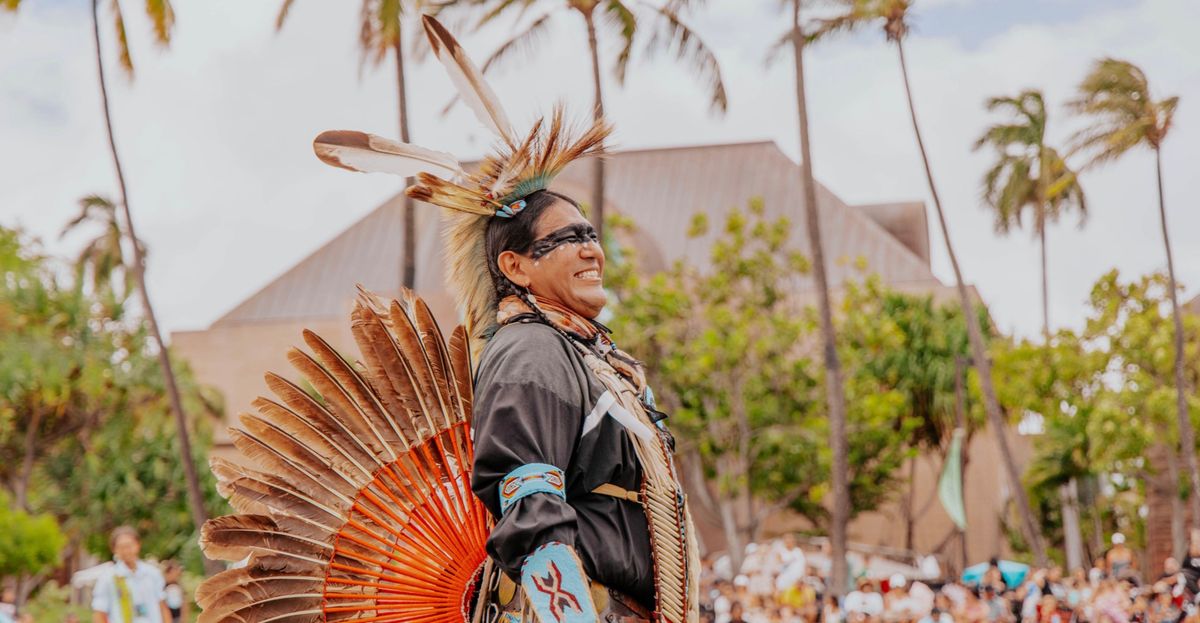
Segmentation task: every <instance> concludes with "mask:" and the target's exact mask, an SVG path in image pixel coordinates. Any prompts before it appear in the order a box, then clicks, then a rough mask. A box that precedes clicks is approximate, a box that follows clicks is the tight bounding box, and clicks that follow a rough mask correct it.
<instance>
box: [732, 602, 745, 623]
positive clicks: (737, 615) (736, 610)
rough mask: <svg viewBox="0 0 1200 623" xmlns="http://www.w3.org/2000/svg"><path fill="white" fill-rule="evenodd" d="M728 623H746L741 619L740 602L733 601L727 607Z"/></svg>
mask: <svg viewBox="0 0 1200 623" xmlns="http://www.w3.org/2000/svg"><path fill="white" fill-rule="evenodd" d="M729 623H746V619H744V618H742V602H740V601H735V602H733V605H732V606H730V607H729Z"/></svg>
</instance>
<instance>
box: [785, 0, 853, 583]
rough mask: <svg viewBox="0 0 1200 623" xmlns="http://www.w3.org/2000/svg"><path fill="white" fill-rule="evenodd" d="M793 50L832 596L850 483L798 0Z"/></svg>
mask: <svg viewBox="0 0 1200 623" xmlns="http://www.w3.org/2000/svg"><path fill="white" fill-rule="evenodd" d="M792 50H793V52H794V54H795V63H796V112H797V116H798V120H799V126H800V174H801V182H802V183H803V184H804V212H805V216H806V222H807V229H808V244H809V247H810V252H811V253H812V262H813V277H814V279H815V280H816V282H817V299H818V305H819V308H820V309H819V311H820V316H821V341H822V342H823V344H822V347H823V348H822V351H823V358H824V361H825V400H826V402H827V403H828V409H829V445H830V447H831V448H832V449H833V465H832V467H831V469H830V476H831V480H832V483H831V484H832V493H833V509H832V511H833V512H832V514H831V516H830V520H829V541H830V545H831V546H832V551H831V553H830V555H831V558H832V561H831V563H832V564H831V568H830V571H829V576H830V577H829V585H828V586H829V591H830V594H832V595H835V596H838V597H840V596H842V595H843V594H845V592H846V585H845V583H846V575H847V573H846V527H847V524H848V523H849V521H850V484H849V482H848V472H849V468H848V466H847V460H846V454H847V448H846V394H845V390H844V389H843V386H842V364H841V361H840V360H839V359H838V353H837V341H836V336H835V335H834V330H833V309H832V307H831V305H830V302H829V282H828V278H827V276H826V273H825V250H824V247H823V246H822V244H821V223H820V212H819V211H818V210H817V188H816V182H815V181H814V180H813V171H812V148H811V145H810V144H809V132H808V98H807V95H806V94H805V91H804V33H803V32H802V31H801V29H800V0H792Z"/></svg>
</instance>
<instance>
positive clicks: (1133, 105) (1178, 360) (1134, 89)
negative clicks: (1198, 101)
mask: <svg viewBox="0 0 1200 623" xmlns="http://www.w3.org/2000/svg"><path fill="white" fill-rule="evenodd" d="M1178 106H1179V98H1178V97H1168V98H1166V99H1161V100H1155V99H1154V98H1153V97H1151V93H1150V83H1149V81H1148V80H1147V79H1146V74H1145V73H1143V72H1142V70H1141V69H1139V68H1138V67H1137V66H1136V65H1134V64H1133V63H1130V62H1128V61H1122V60H1117V59H1113V58H1105V59H1102V60H1099V61H1097V62H1096V63H1095V64H1094V65H1093V66H1092V71H1091V72H1090V73H1088V75H1087V76H1086V77H1085V78H1084V79H1083V82H1081V83H1080V84H1079V96H1078V98H1076V99H1075V100H1074V101H1072V102H1071V103H1070V107H1071V109H1072V110H1073V111H1074V112H1075V113H1076V114H1078V115H1079V116H1081V117H1084V118H1086V119H1087V120H1088V121H1090V122H1091V123H1092V125H1090V126H1089V127H1087V128H1084V129H1083V130H1080V131H1079V132H1078V133H1076V134H1075V136H1074V137H1073V140H1072V142H1073V143H1074V145H1075V149H1076V150H1078V151H1082V152H1089V153H1090V158H1089V160H1088V162H1087V164H1086V165H1085V167H1091V166H1094V165H1098V164H1102V163H1105V162H1109V161H1111V160H1116V159H1117V158H1120V157H1121V156H1123V155H1125V153H1126V152H1128V151H1130V150H1131V149H1133V148H1135V147H1139V146H1145V147H1149V148H1150V149H1152V150H1153V151H1154V164H1155V169H1156V172H1157V176H1158V219H1159V224H1160V225H1161V226H1162V237H1163V249H1164V250H1165V251H1166V254H1167V279H1168V285H1169V292H1170V293H1171V312H1172V316H1173V318H1174V320H1175V408H1176V417H1177V419H1178V426H1179V443H1180V453H1181V455H1182V456H1183V461H1184V467H1185V469H1187V471H1188V478H1189V480H1190V481H1191V504H1192V527H1193V528H1200V468H1198V467H1197V465H1196V431H1195V430H1194V429H1193V428H1192V421H1191V419H1190V418H1189V416H1188V405H1187V382H1186V378H1185V376H1184V371H1183V363H1184V362H1183V357H1184V353H1183V318H1182V316H1180V312H1179V298H1178V289H1179V286H1178V285H1177V284H1176V282H1175V259H1174V256H1173V255H1172V253H1171V237H1170V236H1169V235H1168V233H1167V232H1168V229H1167V205H1166V198H1165V197H1164V196H1163V175H1162V143H1163V140H1165V139H1166V138H1167V133H1168V132H1169V131H1170V130H1171V121H1172V120H1173V118H1174V116H1175V108H1176V107H1178Z"/></svg>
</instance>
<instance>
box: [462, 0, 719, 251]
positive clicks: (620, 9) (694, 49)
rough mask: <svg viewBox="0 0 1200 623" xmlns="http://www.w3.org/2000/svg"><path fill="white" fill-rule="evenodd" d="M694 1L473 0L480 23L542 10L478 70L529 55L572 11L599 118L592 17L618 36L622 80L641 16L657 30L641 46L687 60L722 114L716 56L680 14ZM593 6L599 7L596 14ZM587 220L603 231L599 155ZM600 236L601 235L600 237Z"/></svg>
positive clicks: (617, 71)
mask: <svg viewBox="0 0 1200 623" xmlns="http://www.w3.org/2000/svg"><path fill="white" fill-rule="evenodd" d="M692 1H694V0H665V1H664V2H662V3H661V4H650V3H648V2H642V3H639V4H633V3H632V2H630V1H629V0H540V1H539V0H472V2H474V3H476V4H480V5H485V6H489V5H490V8H489V10H488V12H487V13H485V14H484V16H483V17H482V18H481V19H480V20H479V25H480V26H483V25H485V24H487V23H488V22H491V21H492V20H494V19H496V18H497V17H499V16H500V15H503V14H505V13H507V12H508V10H509V9H514V8H515V9H519V10H520V12H521V13H522V14H523V13H524V12H525V11H526V10H528V9H529V8H530V7H531V6H533V5H538V8H542V5H545V9H544V11H543V12H542V13H541V14H540V15H539V16H538V17H536V18H534V19H533V21H531V22H529V24H528V25H527V26H525V28H524V29H523V30H521V31H519V32H518V33H517V34H515V35H513V36H512V37H511V38H509V39H508V40H507V41H505V42H504V43H503V44H501V45H500V47H498V48H496V51H495V52H493V53H492V55H491V56H490V57H488V59H487V60H486V61H484V64H483V67H482V70H483V71H484V72H485V73H486V72H488V71H489V70H491V69H494V68H495V67H496V66H497V65H499V64H500V63H501V62H503V61H504V60H505V59H506V58H509V57H511V56H513V55H514V53H516V52H524V53H527V54H533V53H534V51H535V50H536V49H537V45H538V43H539V42H540V39H541V36H542V35H543V34H544V33H545V32H546V30H547V29H548V27H549V26H550V23H551V20H552V19H553V18H554V17H555V16H556V14H558V13H563V12H566V11H573V12H575V13H576V14H577V15H579V17H580V18H582V20H583V25H584V27H585V28H586V31H587V42H588V53H589V57H590V61H591V68H592V90H593V93H594V99H593V102H594V108H593V111H592V114H593V118H594V119H595V120H596V121H599V120H601V119H603V118H604V90H603V85H602V83H601V80H600V73H601V69H600V47H599V37H600V34H599V29H598V28H597V18H603V19H601V20H599V21H600V25H601V26H602V27H605V28H607V30H609V31H611V33H612V34H615V35H616V36H617V37H618V38H619V40H620V51H619V52H618V53H617V57H616V59H615V60H614V64H613V74H614V76H615V77H616V79H617V84H621V85H623V84H624V83H625V72H626V69H627V68H628V66H629V60H630V58H631V56H632V54H633V46H634V43H635V41H636V39H637V33H638V31H639V30H640V29H642V28H643V26H642V24H643V22H644V20H645V19H647V18H649V19H652V20H654V24H653V26H655V27H656V28H657V30H656V32H655V33H654V34H653V36H652V37H651V38H650V40H649V42H648V43H647V45H646V50H647V52H653V51H658V50H667V51H670V52H673V53H674V54H675V56H676V58H677V59H678V60H680V61H685V62H688V63H690V65H691V68H692V70H693V72H694V73H695V74H696V76H697V77H699V78H700V80H701V82H703V83H704V85H705V87H706V88H707V89H708V91H709V97H710V105H711V108H712V109H713V110H716V111H719V112H721V113H724V112H725V110H726V109H727V108H728V106H729V101H728V98H727V97H726V94H725V82H724V81H723V80H722V79H721V67H720V65H719V64H718V63H717V57H716V56H714V55H713V53H712V51H711V50H709V48H708V45H707V44H705V43H704V41H703V40H701V39H700V37H699V36H698V35H697V34H696V33H695V32H694V31H692V29H691V28H690V27H688V25H687V24H686V23H684V21H683V19H682V18H681V17H680V11H681V10H682V9H685V8H687V5H689V4H690V3H691V2H692ZM634 7H640V8H642V9H644V12H643V13H644V14H645V15H646V16H647V17H639V16H638V13H637V12H635V10H634ZM597 11H599V12H600V14H599V15H597ZM592 167H593V169H592V175H593V185H592V202H591V203H592V206H591V207H592V222H593V223H594V224H595V227H596V231H597V232H599V233H600V235H601V236H603V225H604V160H603V159H602V158H593V159H592ZM601 239H603V238H601Z"/></svg>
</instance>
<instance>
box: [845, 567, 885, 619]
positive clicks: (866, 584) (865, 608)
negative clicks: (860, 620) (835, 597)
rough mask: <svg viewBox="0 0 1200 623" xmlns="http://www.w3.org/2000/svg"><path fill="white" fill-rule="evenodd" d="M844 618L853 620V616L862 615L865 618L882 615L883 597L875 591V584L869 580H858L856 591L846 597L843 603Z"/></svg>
mask: <svg viewBox="0 0 1200 623" xmlns="http://www.w3.org/2000/svg"><path fill="white" fill-rule="evenodd" d="M844 605H845V608H846V616H847V617H849V618H850V619H851V620H853V618H854V615H856V614H862V615H866V616H867V617H877V616H879V615H881V614H883V596H882V595H880V594H879V593H878V592H876V591H875V583H874V582H872V581H871V579H870V578H865V577H864V578H859V580H858V590H855V591H851V592H850V594H849V595H846V601H845V603H844Z"/></svg>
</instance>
